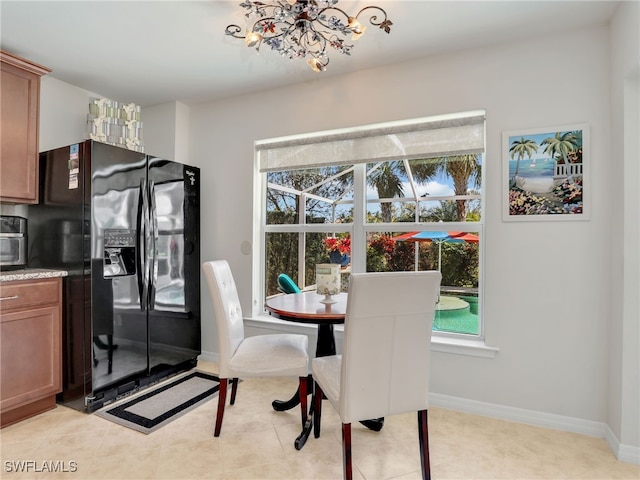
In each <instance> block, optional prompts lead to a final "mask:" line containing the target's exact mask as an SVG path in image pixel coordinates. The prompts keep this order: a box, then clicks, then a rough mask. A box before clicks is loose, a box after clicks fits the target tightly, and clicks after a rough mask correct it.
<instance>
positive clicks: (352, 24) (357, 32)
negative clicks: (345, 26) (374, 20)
mask: <svg viewBox="0 0 640 480" xmlns="http://www.w3.org/2000/svg"><path fill="white" fill-rule="evenodd" d="M349 28H351V30H353V37H351V40H357V39H359V38H360V37H361V36H362V35H364V32H366V31H367V27H365V26H364V25H362V24H361V23H360V22H359V21H358V19H357V18H354V17H349Z"/></svg>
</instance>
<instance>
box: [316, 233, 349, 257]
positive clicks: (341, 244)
mask: <svg viewBox="0 0 640 480" xmlns="http://www.w3.org/2000/svg"><path fill="white" fill-rule="evenodd" d="M322 243H324V248H326V249H327V252H329V253H331V252H339V253H340V254H341V255H349V254H350V253H351V237H350V236H347V237H342V238H336V237H327V238H325V239H324V240H322Z"/></svg>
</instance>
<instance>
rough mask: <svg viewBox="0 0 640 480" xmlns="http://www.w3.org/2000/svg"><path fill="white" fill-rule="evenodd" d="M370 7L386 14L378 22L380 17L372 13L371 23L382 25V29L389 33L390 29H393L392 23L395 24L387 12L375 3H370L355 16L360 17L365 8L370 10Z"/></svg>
mask: <svg viewBox="0 0 640 480" xmlns="http://www.w3.org/2000/svg"><path fill="white" fill-rule="evenodd" d="M370 8H373V9H375V10H378V11H380V12H382V15H384V19H382V21H380V22H377V23H376V20H377V19H378V16H377V15H373V14H372V15H371V16H370V17H369V23H371V25H375V26H376V27H380V28H381V29H383V30H385V31H386V32H387V33H389V31H390V30H391V25H393V23H392V22H391V20H389V19H388V17H387V12H385V11H384V10H383V9H382V8H380V7H377V6H375V5H370V6H368V7H364V8H362V9H361V10H360V11H359V12H358V13H357V14H356V16H355V18H359V17H360V15H361V14H362V12H364V11H365V10H369V9H370Z"/></svg>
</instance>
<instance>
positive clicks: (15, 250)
mask: <svg viewBox="0 0 640 480" xmlns="http://www.w3.org/2000/svg"><path fill="white" fill-rule="evenodd" d="M26 266H27V219H26V218H22V217H15V216H10V215H2V216H0V268H2V270H10V269H18V268H25V267H26Z"/></svg>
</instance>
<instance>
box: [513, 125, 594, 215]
mask: <svg viewBox="0 0 640 480" xmlns="http://www.w3.org/2000/svg"><path fill="white" fill-rule="evenodd" d="M502 155H503V161H502V163H503V196H502V219H503V220H504V221H566V220H588V219H589V195H590V193H591V192H590V190H589V129H588V125H586V124H576V125H564V126H560V127H549V128H540V129H532V130H519V131H511V132H503V134H502Z"/></svg>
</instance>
